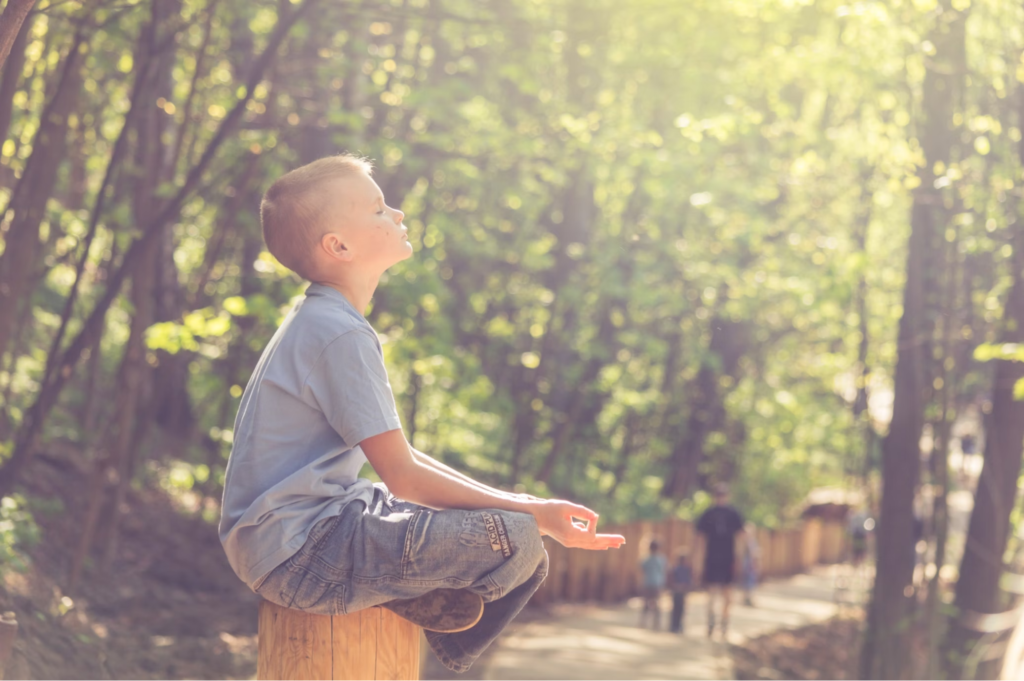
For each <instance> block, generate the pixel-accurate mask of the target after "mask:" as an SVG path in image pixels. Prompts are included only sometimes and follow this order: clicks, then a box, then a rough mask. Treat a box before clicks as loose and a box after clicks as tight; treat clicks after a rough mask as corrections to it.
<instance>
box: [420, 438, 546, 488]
mask: <svg viewBox="0 0 1024 681" xmlns="http://www.w3.org/2000/svg"><path fill="white" fill-rule="evenodd" d="M409 449H410V450H411V451H412V454H413V456H414V457H415V458H416V460H417V461H419V462H420V463H421V464H423V465H424V466H429V467H431V468H435V469H437V470H439V471H441V472H443V473H447V474H448V475H450V476H452V477H454V478H457V479H458V480H461V481H462V482H464V483H466V484H467V485H472V486H473V487H476V488H478V489H481V490H483V491H485V492H490V493H493V494H496V495H498V496H502V497H505V498H506V499H511V500H512V501H528V500H530V499H536V498H537V497H534V496H532V495H529V494H517V493H515V492H506V491H505V490H501V489H497V488H496V487H491V486H490V485H485V484H484V483H482V482H479V481H477V480H474V479H473V478H471V477H469V476H468V475H465V474H464V473H460V472H459V471H457V470H455V469H454V468H452V467H451V466H448V465H446V464H444V463H441V462H440V461H438V460H437V459H435V458H434V457H432V456H430V455H429V454H424V453H423V452H421V451H420V450H418V449H416V448H415V447H412V446H411V445H410V446H409Z"/></svg>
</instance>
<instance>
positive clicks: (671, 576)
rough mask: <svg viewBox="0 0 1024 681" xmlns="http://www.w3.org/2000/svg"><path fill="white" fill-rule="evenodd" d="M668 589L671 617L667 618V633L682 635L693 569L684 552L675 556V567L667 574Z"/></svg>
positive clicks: (691, 586) (681, 551) (691, 585)
mask: <svg viewBox="0 0 1024 681" xmlns="http://www.w3.org/2000/svg"><path fill="white" fill-rule="evenodd" d="M668 588H669V591H671V592H672V615H671V617H670V618H669V631H671V632H672V633H675V634H681V633H683V617H684V616H685V615H686V594H687V593H689V592H690V589H692V588H693V568H691V567H690V559H689V557H687V555H686V550H685V549H684V550H680V551H679V553H678V554H677V555H676V562H675V565H673V566H672V569H671V570H669V573H668Z"/></svg>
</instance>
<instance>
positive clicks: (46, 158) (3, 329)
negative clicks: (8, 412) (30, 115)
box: [0, 32, 85, 357]
mask: <svg viewBox="0 0 1024 681" xmlns="http://www.w3.org/2000/svg"><path fill="white" fill-rule="evenodd" d="M84 57H85V42H84V36H83V35H82V34H81V33H80V32H79V33H78V34H76V36H75V40H74V41H73V43H72V45H71V47H70V49H69V50H68V55H67V57H66V58H65V60H64V67H63V69H62V72H61V77H60V82H59V84H58V86H57V91H56V93H55V94H54V96H53V98H52V99H51V100H50V101H49V103H48V104H47V105H46V107H44V109H43V113H42V116H41V119H40V120H41V122H40V125H39V130H38V131H37V132H36V136H35V140H34V141H33V144H32V155H31V156H30V157H29V159H28V161H27V162H26V164H25V172H24V173H23V174H22V176H21V179H20V180H19V181H18V184H17V186H16V187H15V188H14V194H13V195H12V196H11V203H10V205H9V207H8V210H9V211H11V212H13V213H14V215H13V217H12V218H11V223H10V226H9V227H8V229H7V233H6V234H5V235H4V240H5V242H6V247H5V249H4V252H3V255H0V357H2V356H3V354H4V352H5V351H6V350H7V346H8V344H9V343H10V340H11V338H12V336H13V334H14V327H15V320H17V318H18V313H19V311H20V310H21V307H22V306H23V305H27V304H29V300H28V299H29V294H30V292H31V286H30V284H31V282H32V279H33V277H34V275H35V274H36V270H37V269H38V267H39V261H40V259H41V256H42V253H41V252H40V251H41V248H40V242H39V228H40V225H41V224H42V221H43V217H44V215H45V213H46V204H47V202H48V201H49V200H50V196H51V194H53V189H54V186H55V185H56V183H57V171H58V170H59V168H60V164H61V162H62V161H63V159H64V151H65V148H66V146H67V130H68V117H69V115H70V114H71V113H72V112H73V111H74V109H75V105H76V103H77V101H78V95H79V92H80V91H81V86H82V68H81V67H82V61H83V59H84Z"/></svg>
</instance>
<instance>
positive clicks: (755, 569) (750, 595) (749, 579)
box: [743, 523, 761, 608]
mask: <svg viewBox="0 0 1024 681" xmlns="http://www.w3.org/2000/svg"><path fill="white" fill-rule="evenodd" d="M743 535H744V539H745V541H744V542H743V604H744V605H746V606H747V607H750V608H752V607H754V588H755V587H757V575H758V573H759V572H760V571H761V545H760V544H758V543H757V528H756V527H754V523H747V524H746V526H745V527H744V533H743Z"/></svg>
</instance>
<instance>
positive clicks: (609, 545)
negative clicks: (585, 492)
mask: <svg viewBox="0 0 1024 681" xmlns="http://www.w3.org/2000/svg"><path fill="white" fill-rule="evenodd" d="M530 506H531V507H532V508H531V511H532V512H533V517H534V518H536V519H537V525H538V527H540V533H541V535H548V536H550V537H552V538H553V539H554V540H555V541H557V542H558V543H559V544H561V545H562V546H565V547H568V548H570V549H590V550H593V551H604V550H606V549H617V548H619V547H620V546H622V545H623V544H624V543H625V542H626V538H625V537H623V536H622V535H619V534H597V518H598V516H597V514H596V513H594V512H593V511H591V510H590V509H589V508H587V507H586V506H580V505H579V504H573V503H571V502H568V501H561V500H559V499H550V500H546V501H545V500H540V499H538V500H537V501H536V502H532V503H531V504H530ZM574 519H579V520H583V521H586V524H583V523H580V522H575V521H574Z"/></svg>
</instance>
